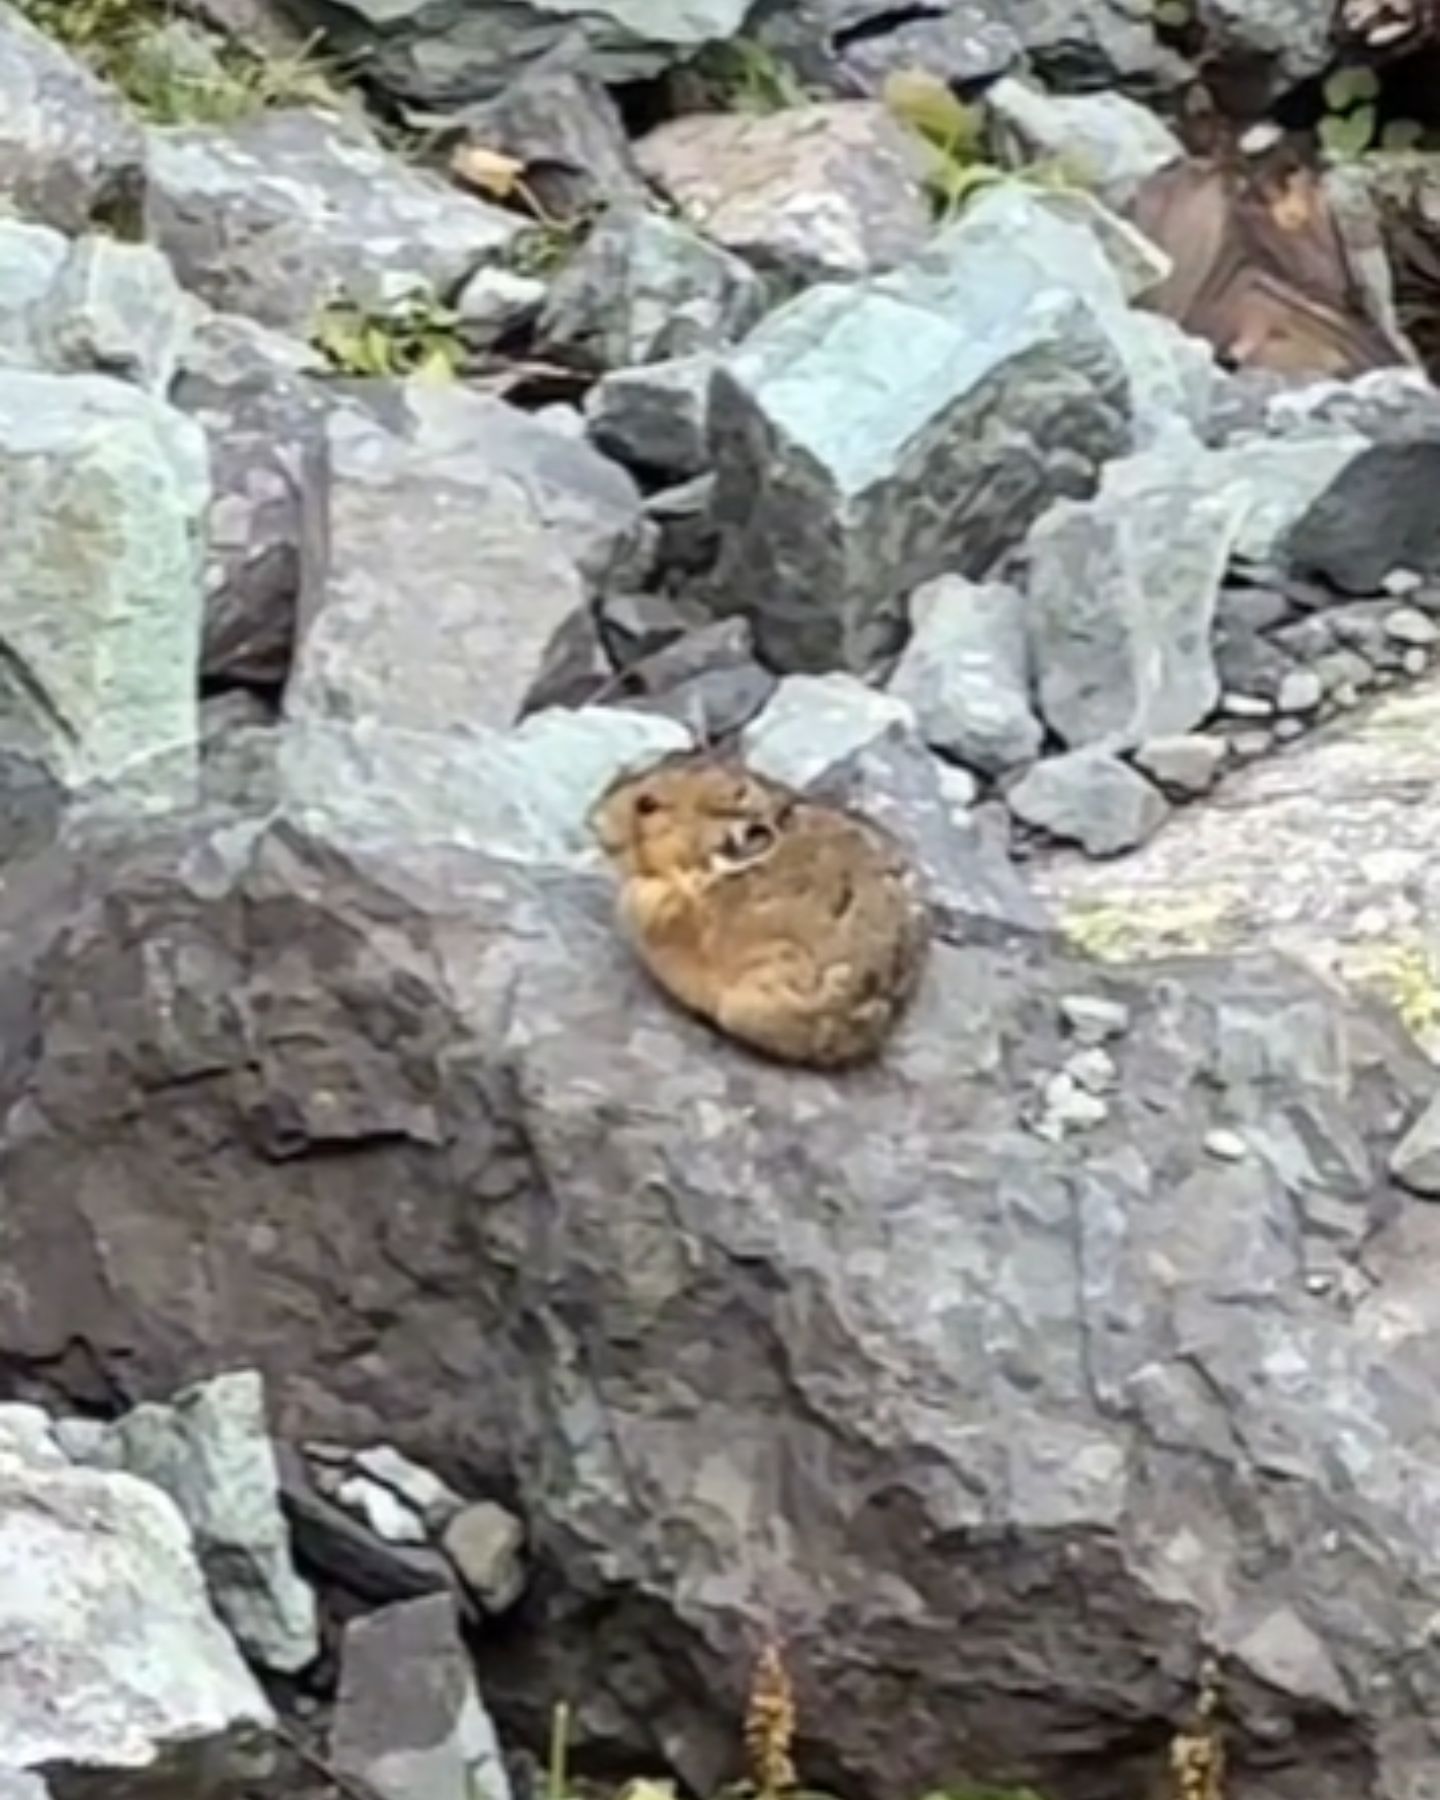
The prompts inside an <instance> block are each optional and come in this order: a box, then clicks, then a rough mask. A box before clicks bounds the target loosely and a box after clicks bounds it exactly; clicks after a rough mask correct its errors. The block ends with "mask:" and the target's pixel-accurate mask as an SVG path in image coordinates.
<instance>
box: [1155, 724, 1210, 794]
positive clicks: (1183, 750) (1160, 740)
mask: <svg viewBox="0 0 1440 1800" xmlns="http://www.w3.org/2000/svg"><path fill="white" fill-rule="evenodd" d="M1224 760H1225V744H1224V741H1223V740H1222V739H1220V738H1214V737H1201V736H1199V735H1198V734H1196V735H1185V736H1176V737H1157V738H1147V739H1146V741H1145V742H1144V743H1143V744H1142V745H1141V746H1140V748H1139V749H1138V750H1137V751H1136V752H1135V757H1134V761H1135V767H1136V768H1137V769H1139V770H1141V772H1142V773H1143V774H1146V775H1148V776H1149V777H1150V779H1151V780H1152V781H1158V782H1159V783H1160V786H1161V787H1162V788H1164V789H1166V791H1167V792H1169V793H1172V794H1203V793H1205V792H1207V791H1208V790H1209V789H1210V788H1212V787H1213V786H1214V785H1215V778H1216V776H1217V775H1218V774H1219V773H1220V765H1221V764H1222V763H1223V762H1224Z"/></svg>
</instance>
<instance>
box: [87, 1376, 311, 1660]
mask: <svg viewBox="0 0 1440 1800" xmlns="http://www.w3.org/2000/svg"><path fill="white" fill-rule="evenodd" d="M81 1444H82V1446H83V1454H81V1455H79V1456H77V1460H83V1461H85V1462H89V1463H93V1464H95V1465H96V1466H98V1467H100V1468H109V1469H122V1470H124V1471H125V1472H126V1473H127V1474H130V1475H133V1476H135V1477H136V1478H137V1479H139V1480H141V1481H146V1482H149V1483H150V1484H151V1485H152V1486H153V1487H156V1488H159V1489H160V1490H161V1491H162V1492H164V1493H166V1494H168V1495H169V1496H170V1498H171V1499H172V1500H173V1501H174V1502H175V1504H176V1506H177V1507H178V1508H179V1510H180V1514H181V1517H182V1518H183V1519H184V1520H185V1522H186V1524H187V1525H188V1526H189V1527H190V1530H191V1531H192V1533H193V1534H194V1539H195V1549H196V1553H197V1554H198V1556H199V1559H200V1566H201V1568H202V1570H203V1571H204V1573H205V1578H206V1581H207V1583H208V1586H209V1590H210V1596H211V1599H212V1601H213V1602H214V1605H215V1609H216V1611H217V1612H218V1613H219V1615H220V1617H221V1618H222V1619H223V1620H224V1621H225V1623H226V1624H227V1625H228V1626H229V1627H230V1630H231V1631H232V1632H233V1633H234V1634H235V1638H236V1640H237V1642H238V1643H239V1644H240V1646H241V1648H242V1649H243V1650H244V1651H245V1652H246V1653H247V1655H248V1656H249V1657H250V1658H251V1659H252V1661H254V1662H257V1663H259V1664H260V1665H261V1666H262V1667H263V1668H268V1669H275V1670H278V1671H280V1672H282V1673H285V1674H294V1673H295V1672H296V1671H297V1670H299V1669H303V1668H304V1667H305V1665H306V1664H307V1663H309V1662H313V1661H314V1659H315V1657H316V1655H317V1654H318V1653H319V1649H320V1643H319V1637H318V1632H317V1624H316V1613H315V1599H314V1596H313V1594H312V1593H311V1592H310V1590H309V1588H307V1587H306V1586H305V1584H304V1583H303V1582H302V1581H301V1580H300V1578H299V1576H298V1575H297V1574H296V1573H295V1566H294V1563H293V1562H292V1560H291V1556H290V1534H289V1530H288V1528H287V1526H286V1524H285V1519H284V1516H283V1514H282V1513H281V1511H280V1500H279V1494H280V1481H279V1475H278V1472H277V1470H276V1466H275V1452H274V1449H273V1447H272V1445H271V1443H270V1438H269V1435H268V1432H267V1430H266V1421H265V1394H264V1384H263V1382H262V1381H261V1378H260V1376H259V1375H258V1374H257V1373H256V1372H255V1371H254V1370H253V1369H243V1370H237V1371H235V1372H234V1373H232V1374H228V1375H216V1376H214V1377H212V1378H211V1379H210V1380H209V1381H205V1382H200V1383H198V1384H197V1385H196V1386H194V1387H191V1388H188V1389H186V1390H184V1391H183V1392H181V1393H179V1394H177V1395H176V1396H175V1399H174V1401H173V1402H171V1403H169V1404H162V1403H160V1402H151V1403H149V1404H145V1405H141V1406H137V1407H133V1408H132V1409H131V1410H130V1411H129V1412H128V1413H126V1414H125V1415H124V1416H123V1417H122V1418H120V1419H118V1420H117V1421H116V1422H115V1423H114V1424H113V1425H108V1426H101V1427H99V1428H98V1429H97V1430H95V1431H93V1432H91V1433H90V1434H88V1436H86V1437H85V1438H83V1439H81Z"/></svg>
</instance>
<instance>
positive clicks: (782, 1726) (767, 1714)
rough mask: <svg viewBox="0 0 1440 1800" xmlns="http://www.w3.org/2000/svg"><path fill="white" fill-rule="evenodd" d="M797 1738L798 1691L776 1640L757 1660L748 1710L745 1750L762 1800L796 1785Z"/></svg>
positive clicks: (766, 1799)
mask: <svg viewBox="0 0 1440 1800" xmlns="http://www.w3.org/2000/svg"><path fill="white" fill-rule="evenodd" d="M794 1741H795V1692H794V1689H793V1688H792V1687H791V1685H790V1673H789V1671H788V1670H787V1669H786V1667H785V1659H784V1657H783V1656H782V1655H781V1654H780V1646H779V1644H777V1643H775V1642H774V1641H773V1640H772V1641H771V1642H770V1643H768V1644H767V1645H766V1646H765V1648H764V1649H763V1650H762V1651H761V1653H760V1656H759V1658H758V1660H757V1661H756V1664H755V1673H754V1675H753V1676H752V1677H751V1680H750V1700H749V1704H748V1706H747V1707H746V1710H745V1754H746V1760H747V1762H748V1764H749V1773H750V1781H751V1785H752V1786H753V1787H754V1789H755V1792H756V1793H757V1794H758V1795H759V1796H760V1800H775V1797H776V1796H777V1795H780V1794H784V1793H786V1792H788V1791H789V1790H790V1789H791V1788H793V1787H794V1786H795V1785H796V1778H795V1765H794V1763H793V1762H792V1761H791V1758H790V1747H791V1745H792V1744H793V1743H794Z"/></svg>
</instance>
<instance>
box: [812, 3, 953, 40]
mask: <svg viewBox="0 0 1440 1800" xmlns="http://www.w3.org/2000/svg"><path fill="white" fill-rule="evenodd" d="M944 16H945V9H944V8H943V7H940V6H926V5H924V4H923V0H922V3H921V4H919V5H916V6H892V7H891V8H890V10H889V11H888V12H883V13H877V14H876V15H875V17H874V18H873V19H861V20H860V21H859V23H858V24H855V25H846V26H844V27H843V28H842V29H841V30H839V31H837V32H836V33H835V34H834V36H833V37H832V38H831V40H830V42H831V43H832V44H833V45H834V47H835V48H836V49H837V50H843V49H845V47H846V46H847V45H849V44H863V43H864V42H865V40H866V39H867V38H878V37H888V36H889V34H890V33H891V32H892V31H899V30H900V29H901V28H902V27H903V26H906V25H922V24H924V22H925V20H926V19H943V18H944Z"/></svg>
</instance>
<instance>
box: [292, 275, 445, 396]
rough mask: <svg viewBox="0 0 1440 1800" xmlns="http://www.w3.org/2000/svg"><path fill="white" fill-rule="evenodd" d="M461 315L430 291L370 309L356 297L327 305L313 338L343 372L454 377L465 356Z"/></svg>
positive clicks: (426, 378)
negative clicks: (380, 308) (388, 305)
mask: <svg viewBox="0 0 1440 1800" xmlns="http://www.w3.org/2000/svg"><path fill="white" fill-rule="evenodd" d="M459 327H460V316H459V314H458V313H457V312H456V311H455V310H454V309H453V308H452V307H448V306H445V305H442V304H441V302H440V301H438V300H437V299H435V298H434V296H433V295H430V294H414V295H411V296H409V297H407V298H406V299H404V300H402V301H399V302H397V303H396V305H395V306H393V307H391V308H390V309H389V310H387V311H385V312H383V313H380V312H368V311H366V310H365V308H364V307H361V306H358V305H356V304H355V302H353V301H351V300H344V299H342V300H336V301H333V302H331V304H330V305H329V306H326V307H324V308H323V309H322V310H321V312H320V315H319V317H318V318H317V319H316V321H315V323H314V325H313V327H312V328H311V332H310V342H311V344H312V345H313V346H314V347H315V349H317V350H318V351H319V352H320V354H321V355H322V356H323V357H324V358H325V360H326V361H327V362H328V363H329V364H330V367H331V368H332V369H333V370H334V371H335V372H336V374H339V375H348V376H359V377H365V376H370V377H377V378H391V379H401V378H403V377H405V376H408V375H416V376H420V377H422V378H423V379H425V380H430V381H453V380H454V379H455V377H456V376H457V375H458V374H459V372H460V368H461V365H462V363H463V361H464V358H465V346H464V344H463V343H462V342H461V339H460V331H459Z"/></svg>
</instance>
